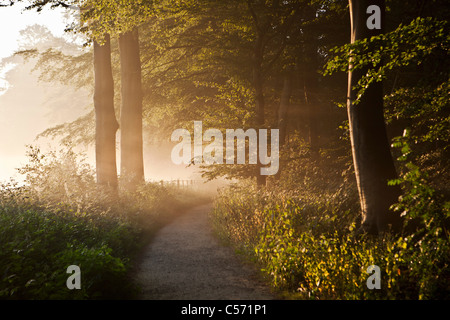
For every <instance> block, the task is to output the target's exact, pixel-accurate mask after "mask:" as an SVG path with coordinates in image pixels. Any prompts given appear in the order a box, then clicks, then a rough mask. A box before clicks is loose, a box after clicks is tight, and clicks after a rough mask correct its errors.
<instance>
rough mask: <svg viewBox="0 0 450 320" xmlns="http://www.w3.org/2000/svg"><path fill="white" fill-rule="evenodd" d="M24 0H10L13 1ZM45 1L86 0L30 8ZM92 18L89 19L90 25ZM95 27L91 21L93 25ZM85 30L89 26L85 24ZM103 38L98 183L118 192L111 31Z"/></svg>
mask: <svg viewBox="0 0 450 320" xmlns="http://www.w3.org/2000/svg"><path fill="white" fill-rule="evenodd" d="M16 2H22V0H17V1H11V2H10V5H14V4H15V3H16ZM46 5H49V6H50V7H51V8H56V7H63V8H66V9H75V10H80V9H81V8H82V7H83V9H82V10H83V11H85V10H86V9H87V8H88V7H85V6H86V5H89V3H88V2H86V1H55V0H42V1H37V0H34V1H28V6H27V7H26V9H27V10H32V9H36V10H37V11H38V12H39V11H41V10H42V9H43V8H44V7H45V6H46ZM91 23H92V21H90V20H88V25H90V24H91ZM90 27H91V28H92V25H91V26H90ZM81 29H82V30H83V31H86V30H88V29H89V27H86V26H85V27H82V28H81ZM99 38H101V41H98V39H95V38H94V39H93V52H94V53H93V55H94V58H93V62H94V63H93V64H94V82H95V83H94V98H93V100H94V109H95V124H96V125H95V158H96V176H97V183H98V184H99V185H101V186H103V187H105V188H106V189H105V190H106V191H108V192H112V193H117V187H118V184H117V165H116V132H117V129H118V127H119V126H118V123H117V120H116V115H115V110H114V80H113V75H112V67H111V46H110V36H109V34H102V35H101V37H99Z"/></svg>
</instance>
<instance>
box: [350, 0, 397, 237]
mask: <svg viewBox="0 0 450 320" xmlns="http://www.w3.org/2000/svg"><path fill="white" fill-rule="evenodd" d="M349 4H350V19H351V42H352V43H354V42H355V41H356V40H360V39H365V38H370V37H372V36H375V35H377V34H380V33H381V32H383V25H384V18H385V17H384V15H385V1H384V0H372V1H367V0H349ZM369 5H377V6H379V8H380V9H381V26H382V28H381V29H369V28H368V27H367V26H366V21H367V19H368V17H369V14H367V13H366V10H367V7H368V6H369ZM350 65H351V61H350ZM368 70H369V69H368V68H366V69H365V70H355V71H350V72H349V78H348V96H347V111H348V119H349V125H350V138H351V144H352V154H353V163H354V169H355V175H356V181H357V186H358V192H359V197H360V203H361V210H362V226H361V229H360V231H362V232H368V233H375V234H376V233H380V232H384V231H387V230H388V229H389V227H390V226H391V227H392V228H393V229H394V230H397V229H399V228H400V227H401V220H400V217H399V216H398V215H397V214H394V213H393V212H391V211H390V206H391V205H392V204H393V203H395V202H396V201H397V199H398V196H399V194H400V190H399V188H398V187H390V186H388V184H387V183H388V180H390V179H394V178H396V177H397V175H396V171H395V167H394V163H393V159H392V155H391V152H390V147H389V140H388V137H387V134H386V126H385V122H384V115H383V86H382V83H381V82H377V83H373V84H371V85H370V86H369V87H368V88H367V89H366V92H365V93H364V95H363V96H362V97H361V99H360V101H359V103H357V104H355V103H354V101H355V100H356V94H357V93H356V92H355V90H354V89H353V87H354V86H355V85H356V84H357V82H358V80H359V79H361V78H362V77H364V76H365V74H366V73H367V71H368Z"/></svg>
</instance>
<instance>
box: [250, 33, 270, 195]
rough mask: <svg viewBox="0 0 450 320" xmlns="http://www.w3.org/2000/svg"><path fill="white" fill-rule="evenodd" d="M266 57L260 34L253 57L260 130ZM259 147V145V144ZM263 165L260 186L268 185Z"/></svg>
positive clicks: (262, 124) (259, 127) (263, 120)
mask: <svg viewBox="0 0 450 320" xmlns="http://www.w3.org/2000/svg"><path fill="white" fill-rule="evenodd" d="M263 56H264V47H263V39H262V35H260V34H258V35H257V39H256V43H255V48H254V56H253V59H254V61H253V86H254V89H255V107H256V125H257V127H258V129H261V128H262V127H264V122H265V117H264V90H263V75H262V61H263ZM258 145H259V144H258ZM260 168H261V164H260V163H259V157H258V166H257V172H256V183H257V184H258V186H264V185H265V184H266V180H267V179H266V176H264V175H262V174H261V173H260Z"/></svg>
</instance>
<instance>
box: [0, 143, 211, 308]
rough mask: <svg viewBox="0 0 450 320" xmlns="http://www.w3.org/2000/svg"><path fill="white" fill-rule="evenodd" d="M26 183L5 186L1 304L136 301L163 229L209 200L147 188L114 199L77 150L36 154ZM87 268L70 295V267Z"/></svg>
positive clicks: (0, 197)
mask: <svg viewBox="0 0 450 320" xmlns="http://www.w3.org/2000/svg"><path fill="white" fill-rule="evenodd" d="M29 156H30V159H31V161H30V163H29V164H28V165H27V166H26V167H24V168H22V170H21V172H22V173H23V174H24V175H25V176H26V180H25V184H24V185H22V186H18V185H17V184H15V183H13V182H11V183H9V184H7V185H3V186H1V188H0V275H1V278H0V299H10V300H14V299H16V300H19V299H38V300H47V299H70V300H72V299H131V298H135V297H136V294H137V293H138V292H139V287H138V286H137V285H136V284H135V283H134V282H133V281H132V279H131V276H132V274H131V272H132V269H133V266H134V264H135V263H136V261H138V258H139V253H140V252H141V250H142V249H143V248H144V247H145V246H146V245H147V244H148V243H149V241H150V239H151V237H152V235H153V234H154V232H155V231H156V230H158V228H160V227H161V226H162V225H164V224H165V223H167V222H169V221H170V220H171V219H173V218H174V217H175V216H176V215H179V214H180V212H183V211H185V210H186V209H187V208H189V207H192V206H194V205H196V204H198V203H201V202H204V201H205V198H204V197H201V196H198V195H197V194H195V193H193V192H192V191H189V190H180V189H177V188H171V187H166V186H164V187H163V186H160V185H158V184H152V183H146V184H145V185H142V186H140V187H139V188H138V189H137V190H136V192H133V193H126V192H124V191H123V190H122V191H121V193H120V194H121V196H120V197H118V198H115V199H110V198H109V197H108V196H107V195H105V194H104V193H103V192H102V190H101V189H99V188H98V186H97V185H96V183H95V179H94V175H93V174H92V170H91V169H90V168H89V167H88V166H87V165H84V164H83V162H82V161H80V160H79V159H78V156H77V155H75V154H74V153H73V152H71V151H70V150H68V151H67V150H66V151H65V152H63V153H61V154H46V155H42V154H41V153H40V151H39V150H38V149H34V148H30V154H29ZM71 265H77V266H79V267H80V269H81V283H82V285H81V289H79V290H69V289H68V288H67V286H66V281H67V279H68V277H69V276H70V275H71V274H68V273H67V268H68V267H69V266H71Z"/></svg>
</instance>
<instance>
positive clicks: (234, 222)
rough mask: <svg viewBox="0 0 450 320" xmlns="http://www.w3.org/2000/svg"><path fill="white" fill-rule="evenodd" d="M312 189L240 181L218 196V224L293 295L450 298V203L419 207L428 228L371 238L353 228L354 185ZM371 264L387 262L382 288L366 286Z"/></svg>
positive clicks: (225, 236)
mask: <svg viewBox="0 0 450 320" xmlns="http://www.w3.org/2000/svg"><path fill="white" fill-rule="evenodd" d="M408 177H409V179H410V178H411V177H410V176H408ZM311 189H312V188H311ZM311 189H308V188H303V189H301V190H298V189H297V190H295V191H292V189H290V191H289V190H283V191H281V190H280V189H278V190H274V189H272V190H270V188H262V189H256V188H255V187H253V186H252V184H251V183H244V182H241V184H239V185H235V186H233V187H230V188H228V189H224V190H223V191H222V193H221V194H220V195H219V197H218V198H217V199H216V201H215V206H214V210H213V212H212V219H213V221H214V228H215V230H216V232H217V234H218V235H219V236H220V237H221V238H222V239H224V240H225V241H227V242H228V243H230V244H231V245H232V246H234V247H235V248H236V249H237V250H238V251H240V252H241V253H243V254H244V255H246V256H247V257H249V258H251V259H253V260H254V261H255V262H256V263H257V264H258V265H259V266H260V268H261V271H262V273H263V274H264V275H265V276H266V278H267V279H268V281H269V282H270V283H271V284H272V286H273V287H274V288H277V289H278V290H280V291H281V292H282V293H283V294H285V295H286V297H288V298H292V299H439V298H447V299H448V298H450V296H449V292H450V290H449V289H450V281H449V279H450V277H449V275H450V272H449V264H450V244H449V243H450V242H449V233H448V229H445V227H444V226H445V223H444V220H445V219H447V221H448V218H449V217H450V210H449V209H450V206H449V202H445V201H441V202H434V204H433V207H431V206H428V207H427V208H425V209H426V210H425V211H426V212H425V213H424V212H416V216H421V217H424V220H423V222H424V226H425V227H424V229H422V230H421V231H419V230H418V231H417V232H416V233H413V234H408V235H392V234H385V235H382V236H379V237H371V236H364V235H358V234H357V233H356V232H354V231H355V230H356V227H357V226H358V225H359V210H358V202H357V200H356V199H357V198H356V195H355V190H353V191H352V188H351V187H349V188H348V189H347V190H345V191H344V192H342V190H337V191H336V190H327V189H326V188H323V191H322V193H320V194H317V193H316V190H315V188H314V191H313V192H312V190H311ZM414 189H415V190H416V191H417V188H414ZM421 196H424V197H425V196H427V195H426V194H419V195H417V194H415V197H414V201H415V202H414V203H415V204H417V201H419V200H418V198H420V197H421ZM405 199H409V198H407V197H405ZM437 203H439V205H438V204H437ZM405 206H406V207H408V208H409V209H410V210H414V204H413V203H406V202H404V203H402V206H400V207H401V208H403V209H404V208H405ZM416 211H417V210H416ZM426 217H433V219H434V220H433V219H427V218H426ZM437 217H441V218H442V219H440V220H439V219H437ZM427 223H428V224H427ZM371 265H377V266H379V267H380V269H381V289H380V290H377V289H372V290H370V289H368V287H367V279H368V278H369V276H370V275H371V274H368V273H367V268H368V267H369V266H371Z"/></svg>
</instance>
